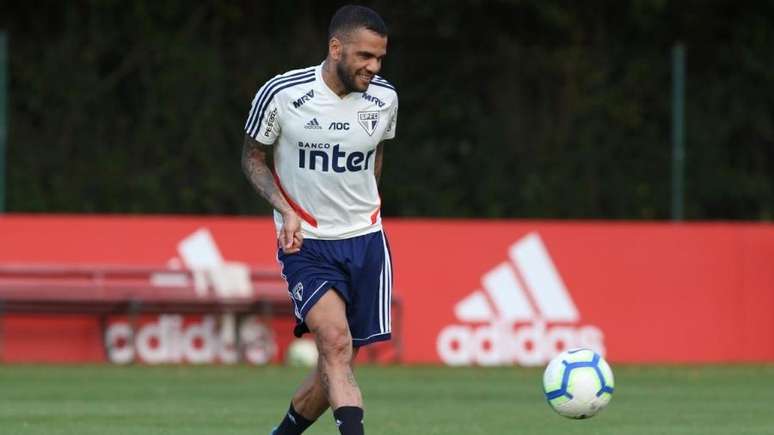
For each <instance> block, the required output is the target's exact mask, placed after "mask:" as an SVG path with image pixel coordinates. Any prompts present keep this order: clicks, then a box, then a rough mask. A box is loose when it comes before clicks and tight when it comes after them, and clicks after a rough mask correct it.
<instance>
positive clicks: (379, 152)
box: [374, 142, 384, 184]
mask: <svg viewBox="0 0 774 435" xmlns="http://www.w3.org/2000/svg"><path fill="white" fill-rule="evenodd" d="M382 160H384V142H379V145H377V146H376V156H375V157H374V177H376V184H379V178H381V176H382Z"/></svg>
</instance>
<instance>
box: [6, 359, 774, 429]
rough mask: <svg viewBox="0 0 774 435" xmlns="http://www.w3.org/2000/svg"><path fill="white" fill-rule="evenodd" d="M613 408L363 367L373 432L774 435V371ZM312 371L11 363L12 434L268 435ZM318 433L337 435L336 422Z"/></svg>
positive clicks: (676, 379) (475, 377) (725, 372)
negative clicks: (587, 410)
mask: <svg viewBox="0 0 774 435" xmlns="http://www.w3.org/2000/svg"><path fill="white" fill-rule="evenodd" d="M614 370H615V375H616V392H615V394H614V395H613V400H612V402H611V404H610V406H609V407H608V408H607V409H606V410H604V411H603V412H602V413H601V414H599V415H598V416H596V417H594V418H592V419H590V420H582V421H573V420H568V419H565V418H563V417H560V416H559V415H557V414H555V413H554V412H553V411H552V410H551V409H550V408H549V407H548V405H547V404H546V402H545V400H544V399H543V396H542V392H541V388H540V379H541V374H542V373H541V371H540V370H528V369H519V368H497V369H482V368H476V369H451V368H439V367H368V366H365V367H360V368H359V369H358V378H359V380H360V385H361V388H362V390H363V393H364V396H365V398H366V433H368V434H370V435H379V434H391V435H392V434H466V435H472V434H487V435H489V434H524V435H529V434H562V435H565V434H566V435H571V434H610V435H634V434H638V435H639V434H642V435H655V434H685V435H688V434H691V435H693V434H695V435H712V434H718V435H742V434H755V435H761V434H774V409H772V408H773V406H772V402H773V401H774V365H769V366H707V367H641V366H636V367H634V366H628V367H627V366H618V367H614ZM303 375H304V371H303V370H299V369H289V368H284V367H260V368H255V367H246V366H237V367H225V366H213V367H190V366H188V367H142V366H136V367H115V366H16V365H5V366H3V365H0V434H2V435H10V434H41V435H43V434H45V435H51V434H73V435H76V434H77V435H90V434H93V435H120V434H141V435H152V434H191V435H194V434H195V435H204V434H207V435H214V434H258V435H266V434H267V433H268V431H269V429H270V428H271V426H272V425H274V424H275V423H276V422H277V421H278V419H279V418H280V417H281V416H282V414H283V412H284V411H285V409H286V407H287V404H288V399H289V397H290V394H291V393H292V390H293V389H294V387H295V385H296V383H297V382H298V381H300V379H301V378H302V377H303ZM306 433H308V434H311V435H314V434H337V433H338V431H337V430H336V429H335V426H334V424H333V422H332V418H331V415H330V413H326V414H325V415H323V416H322V417H321V420H320V421H319V422H318V423H317V424H316V425H315V426H313V427H312V428H311V429H310V430H309V431H307V432H306Z"/></svg>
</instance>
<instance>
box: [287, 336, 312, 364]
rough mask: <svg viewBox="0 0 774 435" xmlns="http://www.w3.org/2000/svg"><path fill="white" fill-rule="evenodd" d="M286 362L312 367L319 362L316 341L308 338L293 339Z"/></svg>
mask: <svg viewBox="0 0 774 435" xmlns="http://www.w3.org/2000/svg"><path fill="white" fill-rule="evenodd" d="M285 362H286V363H287V365H289V366H293V367H312V366H313V365H315V364H317V346H316V345H315V344H314V341H312V340H309V339H306V338H299V339H296V340H293V342H292V343H290V346H288V351H287V352H286V353H285Z"/></svg>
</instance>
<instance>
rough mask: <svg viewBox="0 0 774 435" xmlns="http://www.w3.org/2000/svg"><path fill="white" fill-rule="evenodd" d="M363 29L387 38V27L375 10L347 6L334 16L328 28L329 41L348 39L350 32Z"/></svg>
mask: <svg viewBox="0 0 774 435" xmlns="http://www.w3.org/2000/svg"><path fill="white" fill-rule="evenodd" d="M361 27H363V28H365V29H368V30H370V31H372V32H376V33H378V34H379V35H381V36H387V25H386V24H384V20H382V17H380V16H379V14H378V13H376V11H375V10H373V9H371V8H367V7H365V6H357V5H346V6H342V7H340V8H339V10H337V11H336V13H335V14H333V18H331V24H330V26H328V39H331V38H332V37H334V36H337V37H339V38H342V37H344V38H346V36H347V35H348V34H349V33H350V32H352V31H353V30H357V29H359V28H361Z"/></svg>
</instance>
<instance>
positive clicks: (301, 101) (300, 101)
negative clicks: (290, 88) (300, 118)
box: [293, 89, 314, 109]
mask: <svg viewBox="0 0 774 435" xmlns="http://www.w3.org/2000/svg"><path fill="white" fill-rule="evenodd" d="M312 98H314V89H312V90H311V91H309V92H307V93H305V94H304V95H302V96H301V98H299V99H297V100H295V101H293V107H295V108H296V109H298V108H299V107H301V106H303V105H304V103H306V102H307V101H309V100H311V99H312Z"/></svg>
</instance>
